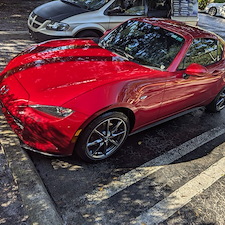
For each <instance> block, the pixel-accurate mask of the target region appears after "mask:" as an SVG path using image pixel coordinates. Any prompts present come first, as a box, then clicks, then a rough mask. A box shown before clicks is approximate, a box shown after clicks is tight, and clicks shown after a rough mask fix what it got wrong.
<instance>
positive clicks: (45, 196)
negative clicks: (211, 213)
mask: <svg viewBox="0 0 225 225" xmlns="http://www.w3.org/2000/svg"><path fill="white" fill-rule="evenodd" d="M40 2H41V1H39V4H41V3H40ZM0 4H1V3H0ZM201 16H202V18H204V15H201ZM13 18H16V16H15V15H14V17H13ZM217 19H221V18H217ZM22 23H23V22H22ZM212 23H213V21H212ZM201 24H202V26H203V27H204V26H205V27H207V26H208V27H207V28H209V29H212V26H210V27H209V24H205V23H204V22H202V21H200V25H201ZM18 30H19V32H17V31H16V30H10V32H9V31H7V30H0V49H1V53H0V70H2V69H3V67H4V66H5V65H6V63H7V62H8V61H9V59H10V58H12V57H14V56H15V55H16V54H17V53H19V52H20V51H21V50H23V49H24V48H25V47H26V46H28V45H30V44H32V43H33V42H32V41H31V40H30V39H29V36H28V33H27V31H26V30H25V24H22V25H21V27H18ZM221 31H222V33H221V34H222V35H221V34H220V35H221V36H223V37H225V35H224V29H223V28H222V29H219V32H221ZM0 121H1V122H0V140H1V149H0V178H1V180H0V188H1V190H2V194H1V196H0V202H1V205H0V224H6V225H17V224H18V225H27V224H34V225H51V224H54V225H57V224H66V222H65V219H64V218H62V217H61V214H60V212H59V211H58V208H57V206H56V205H55V201H53V198H52V196H51V195H50V194H49V193H50V192H49V190H48V186H46V185H45V184H44V183H43V179H41V178H40V176H39V171H37V168H38V167H35V166H34V164H33V162H32V161H31V159H30V157H29V155H28V154H27V152H26V151H24V150H23V149H21V148H20V146H19V141H18V139H17V137H16V135H15V134H14V133H13V132H12V131H11V129H10V128H9V126H8V125H7V123H6V122H5V119H4V117H3V115H2V114H0ZM216 132H217V131H215V130H213V131H212V133H216ZM219 135H223V132H222V133H218V136H219ZM202 138H203V136H201V137H199V139H202ZM207 138H208V136H207ZM215 138H216V137H215ZM195 141H196V140H195ZM189 144H190V143H189ZM202 144H204V142H203V143H202ZM218 145H219V146H220V147H218V148H217V149H216V150H215V153H214V155H215V156H216V157H218V158H219V156H221V155H223V154H224V153H223V149H224V146H223V145H222V143H221V141H219V143H218ZM183 147H184V146H183ZM172 153H174V152H172ZM174 160H178V159H176V158H174ZM213 160H214V159H211V161H210V163H211V164H209V165H208V167H209V170H207V172H208V174H210V176H211V172H212V171H211V170H210V165H214V164H215V163H216V162H214V161H213ZM53 162H55V166H58V165H59V164H60V160H58V161H57V160H53ZM64 163H65V162H64ZM221 163H223V162H221ZM53 164H54V163H53ZM106 166H107V163H106ZM147 166H149V165H147ZM219 166H220V164H219ZM62 167H63V166H62ZM77 167H79V166H77ZM178 168H179V167H178ZM75 169H76V168H75ZM75 169H74V170H75ZM161 169H162V168H161ZM180 169H181V168H180ZM181 171H182V170H180V171H179V172H180V173H181ZM222 171H223V170H222ZM155 172H156V171H155ZM158 172H159V171H158ZM185 172H187V171H185ZM207 172H206V175H207ZM164 173H165V172H164ZM133 175H134V174H132V173H130V174H129V177H132V176H133ZM148 175H149V174H148ZM223 175H224V171H223V172H221V171H220V176H219V177H218V176H217V177H216V178H215V179H218V180H219V179H220V178H222V177H223ZM143 176H145V175H143ZM168 176H169V175H168ZM208 176H209V175H208ZM214 177H215V175H214ZM142 178H143V177H142ZM155 179H156V178H155ZM172 179H173V178H172V177H171V182H172ZM130 181H131V184H130V186H131V190H129V191H130V192H131V191H132V179H130ZM146 182H147V181H146ZM161 182H163V181H161ZM173 182H177V180H175V181H173ZM193 182H194V180H193ZM211 182H212V183H213V180H212V181H211ZM117 184H118V183H117ZM133 184H134V183H133ZM122 185H123V184H122V183H121V187H122ZM126 185H127V184H126ZM143 185H144V184H141V185H140V187H139V190H142V191H143V190H145V189H144V187H142V186H143ZM191 185H193V183H191ZM205 185H206V187H207V185H210V184H205ZM146 186H148V183H146ZM223 186H224V182H223V181H221V187H223ZM109 188H111V187H109ZM198 188H199V189H200V188H204V187H200V186H197V189H198ZM214 188H218V187H214ZM112 189H113V187H112ZM107 190H108V189H107ZM174 191H175V190H174ZM179 191H180V192H181V193H182V190H179ZM196 192H197V190H196ZM218 192H219V190H218ZM95 193H96V192H93V194H92V195H91V194H90V195H88V196H85V199H80V201H81V202H82V201H85V202H88V201H90V202H92V203H91V204H90V205H89V206H90V212H89V213H90V214H91V213H93V209H96V206H98V205H99V203H98V202H97V203H96V204H93V201H94V200H96V195H95ZM103 193H104V192H103V191H102V190H101V191H100V196H101V198H103V199H104V197H103ZM118 193H119V192H118ZM173 193H174V192H173ZM143 194H147V192H146V193H145V192H144V191H143ZM113 195H116V193H114V194H113ZM117 197H118V195H117ZM171 197H173V199H174V198H175V197H174V195H173V196H171ZM192 197H193V196H189V198H192ZM220 197H221V198H224V197H223V196H220ZM93 199H94V200H93ZM101 201H102V200H101ZM165 201H168V199H166V200H165ZM115 202H117V201H116V200H115ZM198 202H199V201H198V199H195V202H191V203H190V202H188V203H189V204H196V205H198ZM163 203H164V202H162V204H163ZM105 204H107V202H106V203H105ZM104 207H105V208H106V207H107V205H103V206H102V207H101V208H99V209H98V210H97V211H96V212H98V216H99V215H102V214H104ZM115 207H116V205H115ZM158 207H160V205H158ZM151 210H155V209H154V208H153V209H152V208H151ZM96 212H95V213H96ZM95 213H93V215H92V217H93V216H96V215H95ZM162 213H164V211H162ZM169 213H174V211H173V210H171V212H169ZM177 213H178V214H179V212H177ZM199 213H200V212H199V211H196V215H197V214H199ZM84 214H85V213H84ZM103 216H104V215H103ZM142 216H143V217H142V218H141V217H137V218H136V221H133V222H132V224H146V223H145V222H144V221H145V219H146V218H147V219H148V217H147V215H142ZM168 218H169V217H168ZM168 218H167V219H168ZM221 218H222V219H221V221H220V224H221V225H223V224H224V223H223V222H224V221H223V217H221ZM172 220H173V218H172ZM156 221H157V218H156ZM74 224H79V223H76V222H74ZM106 224H107V223H106ZM118 224H119V223H118ZM164 224H166V223H164ZM168 224H169V222H168ZM170 224H180V223H179V221H178V222H176V220H175V219H174V220H173V222H172V223H170ZM187 224H197V223H187ZM199 224H200V223H199Z"/></svg>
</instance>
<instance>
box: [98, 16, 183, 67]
mask: <svg viewBox="0 0 225 225" xmlns="http://www.w3.org/2000/svg"><path fill="white" fill-rule="evenodd" d="M183 43H184V38H183V37H181V36H180V35H178V34H176V33H173V32H171V31H168V30H166V29H163V28H161V27H159V26H153V25H151V24H149V23H144V22H140V21H136V20H130V21H127V22H125V23H123V24H122V25H120V26H119V27H117V28H116V29H115V30H113V31H112V32H110V33H109V34H108V35H106V36H105V37H103V38H102V39H101V40H100V43H99V44H100V46H102V47H104V48H106V49H108V50H111V51H113V52H116V53H118V54H120V55H123V56H125V57H126V58H128V59H129V60H131V61H133V62H136V63H139V64H141V65H145V66H149V67H156V68H159V69H161V70H164V69H167V68H168V67H169V65H170V64H171V63H172V61H173V59H174V58H175V57H176V55H177V53H178V52H179V51H180V49H181V47H182V46H183Z"/></svg>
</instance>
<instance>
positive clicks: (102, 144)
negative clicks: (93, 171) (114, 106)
mask: <svg viewBox="0 0 225 225" xmlns="http://www.w3.org/2000/svg"><path fill="white" fill-rule="evenodd" d="M129 131H130V124H129V119H128V117H127V116H126V115H124V114H123V113H121V112H108V113H105V114H103V115H101V116H99V117H97V118H96V119H95V120H93V121H92V122H91V123H90V124H89V125H88V126H87V127H86V128H85V129H84V130H83V131H82V133H81V134H80V136H79V138H78V141H77V144H76V146H75V151H76V153H77V154H78V156H79V157H80V158H81V159H83V160H84V161H86V162H96V161H101V160H104V159H106V158H108V157H109V156H111V155H112V154H113V153H115V152H116V151H117V150H118V149H119V148H120V147H121V145H122V144H123V143H124V141H125V140H126V138H127V136H128V133H129Z"/></svg>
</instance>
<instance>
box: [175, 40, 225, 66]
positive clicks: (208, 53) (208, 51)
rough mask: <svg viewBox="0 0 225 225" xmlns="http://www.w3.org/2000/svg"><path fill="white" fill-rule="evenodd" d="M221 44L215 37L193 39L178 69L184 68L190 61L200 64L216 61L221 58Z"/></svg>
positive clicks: (205, 64) (206, 64)
mask: <svg viewBox="0 0 225 225" xmlns="http://www.w3.org/2000/svg"><path fill="white" fill-rule="evenodd" d="M222 52H223V47H222V44H221V43H220V42H219V41H218V40H215V39H208V38H199V39H195V40H194V41H193V43H192V45H191V47H190V48H189V50H188V52H187V54H186V56H185V58H184V59H183V61H182V62H181V64H180V66H179V68H178V69H181V70H182V69H185V68H187V67H188V66H189V65H190V64H192V63H198V64H200V65H202V66H208V65H210V64H213V63H216V62H218V61H219V60H220V59H221V58H222Z"/></svg>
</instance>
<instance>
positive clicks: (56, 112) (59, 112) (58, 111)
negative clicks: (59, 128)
mask: <svg viewBox="0 0 225 225" xmlns="http://www.w3.org/2000/svg"><path fill="white" fill-rule="evenodd" d="M29 107H31V108H34V109H36V110H39V111H41V112H44V113H47V114H49V115H52V116H55V117H62V118H63V117H67V116H70V115H71V114H72V113H73V112H74V111H73V110H72V109H68V108H63V107H59V106H49V105H29Z"/></svg>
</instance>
